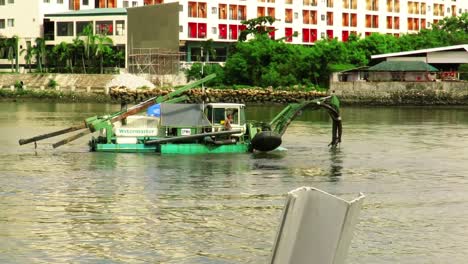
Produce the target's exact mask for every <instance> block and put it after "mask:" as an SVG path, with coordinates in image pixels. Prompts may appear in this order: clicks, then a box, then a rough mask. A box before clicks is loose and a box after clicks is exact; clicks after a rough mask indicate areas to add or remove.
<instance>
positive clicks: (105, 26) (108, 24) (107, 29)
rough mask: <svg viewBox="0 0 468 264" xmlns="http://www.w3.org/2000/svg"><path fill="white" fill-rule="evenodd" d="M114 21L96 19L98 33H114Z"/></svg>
mask: <svg viewBox="0 0 468 264" xmlns="http://www.w3.org/2000/svg"><path fill="white" fill-rule="evenodd" d="M112 24H113V23H112V21H96V34H103V35H113V34H114V30H113V25H112Z"/></svg>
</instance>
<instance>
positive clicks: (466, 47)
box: [371, 44, 468, 59]
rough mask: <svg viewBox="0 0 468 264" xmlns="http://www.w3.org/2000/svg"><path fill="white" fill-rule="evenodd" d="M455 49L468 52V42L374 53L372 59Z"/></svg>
mask: <svg viewBox="0 0 468 264" xmlns="http://www.w3.org/2000/svg"><path fill="white" fill-rule="evenodd" d="M454 50H464V51H467V52H468V44H464V45H455V46H447V47H438V48H432V49H421V50H412V51H403V52H395V53H386V54H379V55H372V56H371V59H382V58H388V57H401V56H408V55H417V54H423V53H431V52H439V51H454Z"/></svg>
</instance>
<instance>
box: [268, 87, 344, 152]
mask: <svg viewBox="0 0 468 264" xmlns="http://www.w3.org/2000/svg"><path fill="white" fill-rule="evenodd" d="M306 107H309V108H311V109H312V110H317V109H320V108H324V109H325V110H326V111H327V112H328V114H329V115H330V117H331V118H332V121H333V129H332V132H333V133H332V142H331V143H330V146H332V147H336V146H337V145H338V143H340V142H341V133H342V125H341V116H340V101H339V99H338V97H336V96H335V95H331V96H328V97H324V98H320V99H315V100H312V101H304V102H300V103H293V104H290V105H288V106H287V107H285V108H284V109H283V110H282V111H281V112H280V113H279V114H277V115H276V116H275V117H274V118H273V120H272V121H271V122H270V123H269V125H270V127H271V130H272V131H273V132H275V133H277V134H278V135H280V136H282V135H283V134H284V132H286V129H287V128H288V126H289V124H291V122H292V121H293V120H294V119H295V118H296V117H297V116H298V115H299V114H300V113H301V112H302V110H303V109H304V108H306Z"/></svg>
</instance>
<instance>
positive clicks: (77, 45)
mask: <svg viewBox="0 0 468 264" xmlns="http://www.w3.org/2000/svg"><path fill="white" fill-rule="evenodd" d="M72 46H73V51H74V53H73V54H74V55H75V64H76V63H77V59H76V56H77V55H78V56H79V55H81V62H82V66H83V73H86V66H85V59H84V56H85V45H84V41H83V40H82V39H80V37H79V36H77V37H76V38H74V39H73V44H72Z"/></svg>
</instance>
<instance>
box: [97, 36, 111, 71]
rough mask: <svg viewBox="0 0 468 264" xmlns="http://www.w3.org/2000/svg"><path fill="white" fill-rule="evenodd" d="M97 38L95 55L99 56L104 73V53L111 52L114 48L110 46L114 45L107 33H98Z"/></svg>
mask: <svg viewBox="0 0 468 264" xmlns="http://www.w3.org/2000/svg"><path fill="white" fill-rule="evenodd" d="M95 39H96V53H95V55H96V57H98V58H99V61H100V63H99V66H100V69H101V74H102V73H104V65H103V62H104V54H105V53H107V52H111V50H112V49H111V48H110V47H109V45H112V39H111V38H109V37H108V36H106V35H96V36H95Z"/></svg>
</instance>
